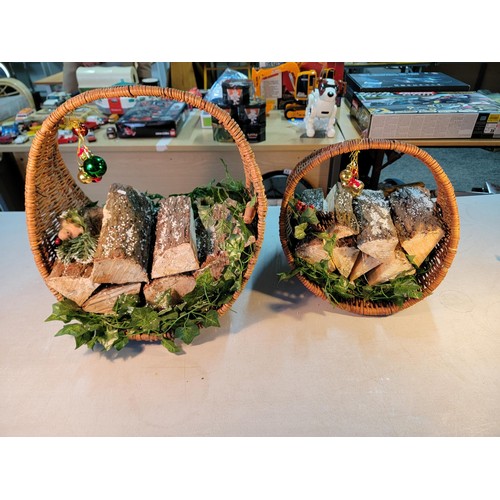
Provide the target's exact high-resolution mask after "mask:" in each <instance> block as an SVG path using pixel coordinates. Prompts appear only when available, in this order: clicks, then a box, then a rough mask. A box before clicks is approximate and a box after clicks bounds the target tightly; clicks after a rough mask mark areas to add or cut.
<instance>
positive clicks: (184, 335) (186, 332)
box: [175, 324, 200, 344]
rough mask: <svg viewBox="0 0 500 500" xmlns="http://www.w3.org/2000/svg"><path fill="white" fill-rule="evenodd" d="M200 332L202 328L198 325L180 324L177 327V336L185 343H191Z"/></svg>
mask: <svg viewBox="0 0 500 500" xmlns="http://www.w3.org/2000/svg"><path fill="white" fill-rule="evenodd" d="M199 334H200V328H199V327H198V326H197V325H192V324H191V325H186V326H179V327H178V328H176V329H175V336H176V337H177V338H180V339H181V340H182V341H183V342H184V343H185V344H190V343H191V342H192V341H193V340H194V339H195V337H197V336H198V335H199Z"/></svg>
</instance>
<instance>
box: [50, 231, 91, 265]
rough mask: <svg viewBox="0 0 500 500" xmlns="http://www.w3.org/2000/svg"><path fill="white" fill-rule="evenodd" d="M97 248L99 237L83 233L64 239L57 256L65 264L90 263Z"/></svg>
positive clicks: (57, 250) (57, 249) (58, 248)
mask: <svg viewBox="0 0 500 500" xmlns="http://www.w3.org/2000/svg"><path fill="white" fill-rule="evenodd" d="M96 248H97V238H96V237H95V236H93V235H91V234H90V233H82V234H80V236H77V237H76V238H72V239H69V240H64V241H63V242H62V243H61V244H60V245H59V246H58V247H57V248H56V254H57V257H58V258H59V259H60V260H61V262H63V263H64V264H69V263H70V262H74V261H76V262H80V263H82V264H88V263H89V262H92V259H93V258H94V253H95V250H96Z"/></svg>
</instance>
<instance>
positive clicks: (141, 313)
mask: <svg viewBox="0 0 500 500" xmlns="http://www.w3.org/2000/svg"><path fill="white" fill-rule="evenodd" d="M130 320H131V321H132V322H133V324H134V326H135V327H136V328H137V329H138V330H143V331H145V332H157V331H158V330H159V328H160V317H159V316H158V312H157V311H155V310H154V309H153V308H151V307H149V306H144V307H136V308H135V309H133V311H132V314H131V315H130Z"/></svg>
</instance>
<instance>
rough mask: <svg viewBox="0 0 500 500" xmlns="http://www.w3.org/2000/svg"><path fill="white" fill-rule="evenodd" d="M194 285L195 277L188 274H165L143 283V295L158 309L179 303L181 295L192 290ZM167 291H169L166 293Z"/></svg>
mask: <svg viewBox="0 0 500 500" xmlns="http://www.w3.org/2000/svg"><path fill="white" fill-rule="evenodd" d="M195 286H196V279H195V278H194V277H193V276H191V275H188V274H178V275H176V276H165V277H163V278H158V279H153V280H151V281H150V282H149V283H148V284H146V285H144V297H145V299H146V302H147V303H148V304H151V305H152V306H153V307H156V308H159V309H166V308H167V307H169V306H171V305H175V304H179V303H180V302H181V301H182V297H184V295H186V294H188V293H189V292H192V291H193V290H194V287H195ZM167 292H169V293H167Z"/></svg>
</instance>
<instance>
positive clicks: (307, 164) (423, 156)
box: [279, 139, 460, 316]
mask: <svg viewBox="0 0 500 500" xmlns="http://www.w3.org/2000/svg"><path fill="white" fill-rule="evenodd" d="M368 149H376V150H388V151H397V152H399V153H403V154H408V155H411V156H413V157H415V158H417V159H418V160H420V161H422V162H423V163H424V164H425V165H426V166H427V167H428V168H429V170H430V171H431V173H432V175H433V177H434V179H435V181H436V184H437V197H436V207H437V210H438V213H439V215H440V217H441V219H442V221H443V222H444V224H445V226H446V227H445V236H444V237H443V238H442V239H441V240H440V242H439V243H438V245H437V246H436V247H435V249H434V250H433V252H432V253H431V256H430V257H429V262H430V266H429V269H428V271H426V272H425V273H422V274H420V275H418V277H417V280H418V282H419V284H420V286H421V288H422V298H420V299H407V300H406V301H405V302H404V303H403V305H397V304H395V303H391V302H389V303H387V302H384V303H379V302H375V301H373V302H371V301H367V300H362V299H351V300H346V301H340V302H338V304H337V306H338V307H339V308H340V309H343V310H346V311H349V312H352V313H355V314H360V315H366V316H388V315H391V314H394V313H396V312H398V311H400V310H402V309H405V308H408V307H410V306H412V305H414V304H416V303H417V302H419V301H421V300H423V299H424V298H425V297H427V296H428V295H430V294H431V293H432V292H433V291H434V290H435V289H436V288H437V286H438V285H439V284H440V283H441V281H442V280H443V278H444V277H445V275H446V273H447V272H448V269H449V268H450V266H451V263H452V262H453V259H454V257H455V254H456V252H457V247H458V242H459V237H460V224H459V215H458V207H457V203H456V198H455V191H454V189H453V186H452V185H451V182H450V180H449V179H448V177H447V176H446V174H445V172H444V171H443V169H442V168H441V166H440V165H439V164H438V163H437V162H436V161H435V160H434V159H433V158H432V157H431V156H430V155H429V154H428V153H427V152H425V151H423V150H422V149H420V148H418V147H417V146H414V145H412V144H409V143H405V142H400V141H394V140H375V139H362V140H350V141H345V142H342V143H338V144H333V145H331V146H326V147H324V148H321V149H319V150H316V151H314V152H313V153H311V154H310V155H309V156H307V157H305V158H304V159H302V161H300V162H299V163H298V164H297V165H296V166H295V168H294V169H293V171H292V173H291V174H290V176H289V177H288V180H287V184H286V188H285V192H284V195H283V201H282V204H281V211H280V218H279V232H280V240H281V245H282V247H283V251H284V253H285V255H286V258H287V260H288V262H289V264H290V266H291V267H292V269H294V268H295V262H294V256H293V253H292V251H291V248H290V247H289V241H290V240H289V238H290V235H291V233H292V228H291V224H290V215H291V213H290V209H289V202H290V200H291V199H292V198H293V197H294V193H295V188H296V186H297V184H298V183H299V182H300V180H301V179H302V178H303V177H304V176H305V175H306V174H307V173H308V172H309V171H311V170H312V169H314V168H316V167H317V166H319V165H321V164H322V163H323V162H325V161H327V160H329V159H331V158H334V157H335V156H338V155H342V154H345V153H352V152H354V151H363V150H368ZM297 277H298V279H299V280H300V281H301V282H302V284H303V285H304V286H305V287H306V288H307V289H308V290H310V291H311V292H312V293H314V294H315V295H317V296H318V297H321V298H323V299H325V300H328V298H327V296H326V294H325V293H324V291H323V289H322V288H321V287H320V286H319V285H318V284H316V283H312V282H311V281H309V280H308V279H306V278H305V277H304V276H302V275H301V274H300V273H299V274H297Z"/></svg>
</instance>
